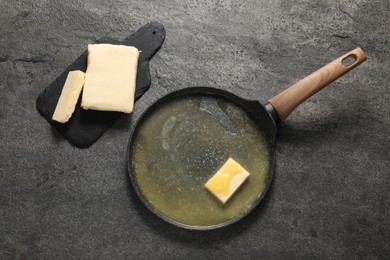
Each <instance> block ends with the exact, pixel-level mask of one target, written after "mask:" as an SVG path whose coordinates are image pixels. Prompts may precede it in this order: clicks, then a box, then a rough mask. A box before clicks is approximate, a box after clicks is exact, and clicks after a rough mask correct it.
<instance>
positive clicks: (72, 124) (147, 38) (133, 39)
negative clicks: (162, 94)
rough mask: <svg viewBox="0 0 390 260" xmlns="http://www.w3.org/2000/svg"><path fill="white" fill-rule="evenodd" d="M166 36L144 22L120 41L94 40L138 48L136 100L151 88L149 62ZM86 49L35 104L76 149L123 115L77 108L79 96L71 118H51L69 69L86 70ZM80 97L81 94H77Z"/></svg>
mask: <svg viewBox="0 0 390 260" xmlns="http://www.w3.org/2000/svg"><path fill="white" fill-rule="evenodd" d="M164 39H165V29H164V26H163V25H162V24H159V23H156V22H152V23H148V24H146V25H144V26H143V27H141V28H140V29H139V30H138V31H136V32H134V33H133V34H132V35H131V36H129V37H127V38H125V39H124V40H123V41H116V40H112V39H102V40H99V41H97V42H96V43H110V44H122V45H129V46H135V47H137V48H138V50H140V51H141V53H140V56H139V61H138V71H137V87H136V93H135V100H137V99H139V98H140V97H141V96H142V95H143V94H144V93H145V92H146V91H147V90H148V89H149V87H150V84H151V78H150V70H149V61H150V59H151V58H152V57H153V55H154V54H155V53H156V52H157V51H158V50H159V49H160V48H161V45H162V44H163V42H164ZM87 57H88V52H87V51H85V52H83V53H82V54H81V55H80V56H79V57H78V58H77V59H76V60H75V61H74V62H73V63H72V64H71V65H70V66H69V67H68V68H67V69H66V70H65V71H64V72H63V73H62V74H61V75H60V76H59V77H58V78H57V79H56V80H55V81H53V82H52V83H51V84H50V85H49V86H48V87H47V88H46V89H45V90H44V91H43V92H42V93H41V94H40V95H39V97H38V99H37V102H36V107H37V110H38V111H39V113H40V114H41V115H42V116H43V117H44V118H45V119H46V120H47V121H48V122H49V123H50V124H51V125H52V126H53V127H55V128H56V129H57V130H58V131H59V132H60V133H61V134H62V135H63V136H64V137H65V138H66V139H67V140H68V141H69V142H70V143H71V144H73V145H74V146H76V147H79V148H87V147H89V146H91V145H92V144H93V143H94V142H96V141H97V140H98V139H99V138H100V137H101V136H102V135H103V134H104V132H105V131H107V130H108V129H109V128H110V127H111V126H112V125H113V124H114V123H115V122H116V121H117V120H118V119H119V118H123V117H124V116H125V115H126V114H124V113H119V112H106V111H94V110H84V109H82V108H81V107H80V103H81V98H79V100H78V102H77V105H76V108H75V111H74V113H73V115H72V117H71V118H70V120H69V121H68V122H67V123H65V124H61V123H58V122H56V121H53V120H52V119H51V118H52V116H53V113H54V110H55V108H56V105H57V102H58V99H59V97H60V95H61V91H62V88H63V86H64V83H65V80H66V77H67V75H68V73H69V71H72V70H81V71H84V72H85V71H86V69H87ZM80 97H81V95H80Z"/></svg>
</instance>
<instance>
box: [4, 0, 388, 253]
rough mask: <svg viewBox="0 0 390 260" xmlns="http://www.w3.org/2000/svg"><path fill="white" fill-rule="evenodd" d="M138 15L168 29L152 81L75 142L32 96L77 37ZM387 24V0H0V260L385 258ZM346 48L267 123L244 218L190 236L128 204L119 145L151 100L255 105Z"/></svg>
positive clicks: (79, 46)
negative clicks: (334, 71) (274, 131)
mask: <svg viewBox="0 0 390 260" xmlns="http://www.w3.org/2000/svg"><path fill="white" fill-rule="evenodd" d="M150 21H158V22H161V23H162V24H164V25H165V27H166V31H167V38H166V41H165V44H164V46H163V48H162V49H161V50H160V52H159V53H158V54H157V55H156V56H155V58H154V59H153V60H152V63H151V73H152V80H153V82H152V84H153V85H152V88H151V89H150V91H149V92H147V94H146V95H145V96H144V97H143V98H142V99H141V100H140V101H139V102H137V105H136V107H135V112H134V115H133V116H132V119H131V118H130V117H129V118H128V120H126V121H123V122H120V123H118V124H117V125H115V127H113V128H112V129H110V130H109V131H108V132H107V133H106V134H105V135H104V136H103V137H102V138H101V139H100V140H99V141H98V142H97V143H96V144H95V145H93V146H92V147H90V148H89V149H86V150H80V149H76V148H73V147H72V146H71V145H69V143H68V142H66V141H64V140H63V139H62V137H61V136H60V135H59V134H58V133H57V132H56V131H55V130H53V129H52V128H51V127H50V126H49V124H48V123H47V122H46V121H45V120H44V119H43V118H41V117H40V115H39V114H38V112H37V111H36V110H35V99H36V97H37V96H38V94H39V93H40V92H41V91H42V90H43V89H44V88H45V87H46V86H48V85H49V84H50V83H51V82H52V81H53V80H54V79H55V78H56V77H57V76H58V75H59V74H60V73H61V72H62V71H63V70H64V69H65V68H66V67H67V66H68V65H69V64H70V63H71V62H73V61H74V59H75V58H76V57H78V56H79V54H80V53H81V52H82V51H83V50H84V49H85V48H86V45H87V44H88V43H90V42H93V41H94V40H96V39H99V38H103V37H112V38H118V39H121V38H124V37H126V36H127V35H129V34H131V32H132V31H134V30H136V29H138V28H139V27H141V26H142V25H143V24H145V23H147V22H150ZM389 24H390V2H389V1H387V0H377V1H373V0H357V1H355V0H354V1H353V0H340V1H323V0H299V1H293V0H285V1H283V0H262V1H254V0H250V1H233V0H224V1H222V0H219V1H212V0H208V1H193V0H192V1H191V0H184V1H183V0H175V1H156V0H148V1H134V0H130V1H129V0H119V1H114V0H104V1H102V0H99V1H92V0H88V1H76V0H71V1H54V0H53V1H48V0H37V1H19V0H0V35H1V37H0V258H1V259H3V258H47V259H52V258H60V259H61V258H93V259H96V258H106V259H107V258H111V259H116V258H132V257H136V258H141V257H142V258H151V257H153V256H160V257H161V258H179V259H180V258H189V257H197V258H200V257H202V258H210V259H218V258H221V259H225V257H226V256H227V257H228V258H232V259H235V258H249V257H250V256H258V257H263V258H266V259H301V258H306V259H313V258H318V259H351V258H361V259H369V258H387V257H388V256H389V255H390V174H389V172H390V170H389V169H390V155H389V153H390V137H389V134H390V133H389V132H390V117H389V114H390V101H389V99H390V88H389V81H390V76H389V75H390V73H389V72H390V61H389V58H390V57H389V46H390V43H389V38H390V33H389ZM356 46H360V47H362V48H363V49H364V50H365V51H366V52H367V55H368V57H369V60H368V61H367V62H365V63H364V64H362V65H361V66H360V67H358V68H356V69H355V70H354V71H352V72H351V73H350V74H348V75H346V76H344V77H342V78H341V79H339V80H338V81H337V82H335V83H333V84H332V85H331V86H330V87H329V88H327V89H325V90H323V91H322V92H321V93H319V94H317V95H316V96H314V97H313V98H311V99H310V100H308V101H307V102H306V103H304V104H303V105H302V106H300V107H299V108H298V109H297V110H296V111H295V112H294V113H293V114H292V115H291V117H290V118H289V119H288V120H287V121H286V123H285V124H284V125H282V126H280V127H279V133H278V136H277V148H276V149H277V154H276V156H277V170H276V175H275V179H274V182H273V185H272V188H271V190H270V192H269V194H268V195H267V196H266V198H265V200H264V201H263V203H262V204H261V205H260V206H259V207H258V208H256V209H255V211H254V212H252V213H251V214H250V215H249V216H248V217H246V218H245V219H243V220H242V221H240V222H239V223H237V224H235V225H232V226H230V227H228V228H225V229H220V230H215V231H212V232H190V231H186V230H182V229H178V228H176V227H173V226H171V225H169V224H166V223H164V222H162V221H161V220H159V219H158V218H156V217H155V216H153V215H151V214H150V213H149V212H148V211H147V210H146V209H145V208H144V207H143V205H141V203H140V202H139V200H138V199H137V198H136V196H135V193H134V191H133V190H132V188H131V186H130V185H131V184H130V182H129V179H128V176H127V172H126V168H125V165H126V164H125V163H126V145H127V141H128V137H129V129H130V128H131V120H133V121H134V120H135V119H136V118H137V117H138V116H139V114H140V113H141V112H142V111H143V110H144V109H145V107H146V106H147V105H148V104H150V103H151V102H153V101H154V100H156V99H158V98H159V97H161V96H162V95H164V94H166V93H167V92H170V91H172V90H175V89H180V88H184V87H189V86H195V85H206V86H212V87H217V88H222V89H226V90H229V91H231V92H234V93H236V94H238V95H240V96H242V97H244V98H251V99H257V100H260V101H262V102H264V101H266V100H267V98H270V97H272V96H273V95H275V94H277V93H278V92H280V91H281V90H282V89H284V88H286V87H287V86H289V85H291V84H293V83H294V82H296V81H297V80H298V79H300V78H302V77H303V76H305V75H307V74H308V73H309V72H311V71H313V70H314V69H316V68H319V67H320V66H322V65H324V64H326V63H327V62H329V61H331V60H333V59H334V58H337V57H338V56H340V55H341V54H343V53H345V52H346V51H348V50H350V49H353V48H355V47H356Z"/></svg>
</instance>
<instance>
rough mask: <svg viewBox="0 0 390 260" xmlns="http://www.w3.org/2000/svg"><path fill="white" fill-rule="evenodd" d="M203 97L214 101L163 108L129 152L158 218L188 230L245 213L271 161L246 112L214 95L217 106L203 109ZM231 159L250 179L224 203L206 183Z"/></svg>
mask: <svg viewBox="0 0 390 260" xmlns="http://www.w3.org/2000/svg"><path fill="white" fill-rule="evenodd" d="M205 98H208V99H209V98H210V97H209V96H204V95H200V94H197V95H191V96H184V97H177V98H176V99H174V100H170V102H165V103H164V102H163V103H162V104H159V105H158V106H157V107H155V108H154V109H153V111H152V112H151V113H148V114H147V116H146V118H145V119H144V120H142V123H141V124H140V125H139V126H138V128H137V129H136V131H135V133H134V136H133V144H132V147H131V151H130V169H131V171H132V174H133V182H135V186H136V187H137V188H138V192H139V193H140V195H141V197H142V199H143V200H144V201H145V202H146V203H147V204H148V206H149V207H150V208H151V209H152V210H153V211H155V212H156V213H157V214H159V215H162V216H163V217H164V218H166V219H168V220H170V221H172V222H175V223H178V224H183V225H189V226H213V225H218V224H221V223H225V222H228V221H231V220H232V219H235V218H238V217H240V216H242V215H245V214H246V213H247V212H248V211H250V210H251V209H252V208H253V206H254V205H255V204H256V202H257V200H258V198H259V197H260V196H261V195H262V192H263V191H264V189H265V187H266V184H267V179H268V175H269V168H270V163H271V158H270V154H269V147H268V144H267V142H266V140H265V136H264V134H263V132H262V131H261V130H260V128H259V126H258V125H257V124H256V123H255V122H254V121H253V119H251V117H250V116H249V114H248V113H247V112H246V111H245V110H244V109H243V108H241V107H240V106H238V105H237V104H235V103H234V102H233V101H231V100H228V99H225V98H223V97H211V98H215V99H216V102H211V103H215V104H217V106H218V107H217V108H212V107H211V108H210V107H208V108H206V109H205V107H204V106H203V105H202V103H204V101H205ZM208 102H209V101H208ZM221 111H222V112H223V114H224V115H222V116H221ZM226 120H227V121H228V122H224V121H226ZM232 129H233V130H232ZM229 157H232V158H233V159H234V160H236V161H237V162H238V163H240V164H241V165H242V166H243V167H244V168H245V169H246V170H247V171H248V172H249V173H250V176H249V178H248V179H247V180H246V181H245V183H244V184H243V185H242V186H241V187H240V188H239V190H237V191H236V193H235V194H233V196H232V197H231V198H230V200H229V201H227V202H226V204H222V203H221V202H220V201H218V200H217V199H216V198H215V197H214V195H212V194H211V193H210V192H209V191H208V190H206V189H205V187H204V184H205V183H206V182H207V180H208V179H209V178H211V177H212V176H213V175H214V174H215V172H216V171H217V170H218V169H219V168H220V167H221V166H222V165H223V164H224V163H225V162H226V160H227V159H228V158H229Z"/></svg>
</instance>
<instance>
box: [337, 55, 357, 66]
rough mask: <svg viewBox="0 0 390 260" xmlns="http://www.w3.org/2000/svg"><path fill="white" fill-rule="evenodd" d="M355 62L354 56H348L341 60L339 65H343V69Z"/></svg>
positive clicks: (355, 57)
mask: <svg viewBox="0 0 390 260" xmlns="http://www.w3.org/2000/svg"><path fill="white" fill-rule="evenodd" d="M356 61H357V56H356V55H355V54H350V55H348V56H347V57H345V58H344V59H342V60H341V64H343V66H344V67H346V68H348V67H350V66H352V65H353V64H355V62H356Z"/></svg>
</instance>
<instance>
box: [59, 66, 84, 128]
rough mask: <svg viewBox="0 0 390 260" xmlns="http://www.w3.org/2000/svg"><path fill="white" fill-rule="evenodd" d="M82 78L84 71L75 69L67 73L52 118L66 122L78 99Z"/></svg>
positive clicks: (82, 83) (82, 82)
mask: <svg viewBox="0 0 390 260" xmlns="http://www.w3.org/2000/svg"><path fill="white" fill-rule="evenodd" d="M84 79H85V73H84V72H82V71H79V70H75V71H70V72H69V73H68V76H67V77H66V80H65V85H64V87H63V88H62V92H61V96H60V99H59V100H58V103H57V106H56V109H55V110H54V114H53V117H52V119H53V120H55V121H57V122H60V123H65V122H68V120H69V118H70V117H71V116H72V114H73V112H74V108H75V106H76V103H77V100H78V99H79V96H80V92H81V89H82V88H83V85H84Z"/></svg>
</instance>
